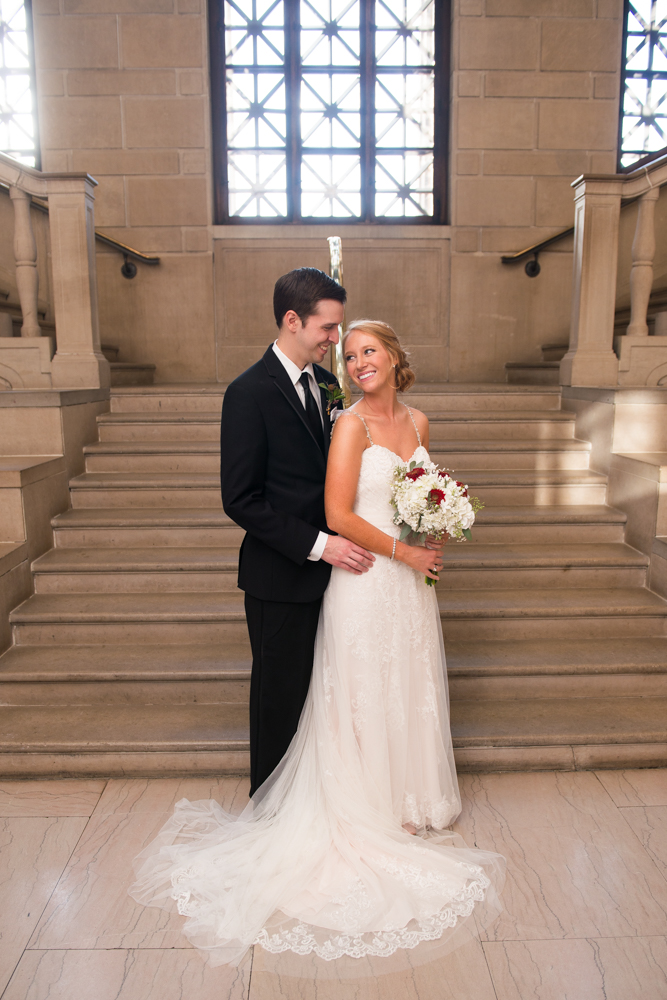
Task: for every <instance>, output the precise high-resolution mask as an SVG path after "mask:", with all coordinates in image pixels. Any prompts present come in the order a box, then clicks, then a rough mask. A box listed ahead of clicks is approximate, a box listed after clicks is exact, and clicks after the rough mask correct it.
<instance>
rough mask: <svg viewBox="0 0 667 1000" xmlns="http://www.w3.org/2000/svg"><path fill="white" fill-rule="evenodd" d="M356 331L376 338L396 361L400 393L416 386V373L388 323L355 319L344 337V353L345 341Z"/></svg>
mask: <svg viewBox="0 0 667 1000" xmlns="http://www.w3.org/2000/svg"><path fill="white" fill-rule="evenodd" d="M355 330H363V331H364V333H370V334H371V335H372V336H373V337H376V338H377V339H378V340H379V341H380V343H381V344H382V346H383V347H384V349H385V351H386V352H387V354H389V356H390V357H391V358H395V359H396V388H397V389H398V391H399V392H405V391H406V390H407V389H409V388H410V386H411V385H414V382H415V373H414V372H413V370H412V368H410V362H409V361H408V355H407V354H406V352H405V351H404V350H403V348H402V347H401V344H400V341H399V339H398V337H397V336H396V333H395V331H394V330H392V328H391V327H390V326H389V324H388V323H383V322H382V320H380V319H355V320H354V321H353V322H352V323H350V325H349V326H348V328H347V330H346V331H345V336H344V337H343V351H345V341H346V340H347V338H348V337H349V336H350V334H351V333H353V332H354V331H355Z"/></svg>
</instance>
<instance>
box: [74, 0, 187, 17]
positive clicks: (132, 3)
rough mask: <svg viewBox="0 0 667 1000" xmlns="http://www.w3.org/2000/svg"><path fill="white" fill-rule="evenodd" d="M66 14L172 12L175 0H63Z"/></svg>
mask: <svg viewBox="0 0 667 1000" xmlns="http://www.w3.org/2000/svg"><path fill="white" fill-rule="evenodd" d="M63 4H64V10H65V13H66V14H172V13H173V11H174V0H63Z"/></svg>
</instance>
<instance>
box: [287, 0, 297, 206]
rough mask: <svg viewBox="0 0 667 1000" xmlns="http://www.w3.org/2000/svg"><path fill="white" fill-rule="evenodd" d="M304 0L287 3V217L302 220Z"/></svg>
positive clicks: (291, 0)
mask: <svg viewBox="0 0 667 1000" xmlns="http://www.w3.org/2000/svg"><path fill="white" fill-rule="evenodd" d="M299 3H300V0H285V84H286V90H287V151H286V152H287V215H288V219H289V220H290V221H292V222H295V221H298V220H300V219H301V135H300V131H301V130H300V95H301V60H300V41H299Z"/></svg>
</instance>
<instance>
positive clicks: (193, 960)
mask: <svg viewBox="0 0 667 1000" xmlns="http://www.w3.org/2000/svg"><path fill="white" fill-rule="evenodd" d="M249 972H250V963H249V961H247V962H246V963H245V965H244V967H242V968H240V969H230V968H229V967H228V966H221V967H219V968H216V969H214V968H211V966H210V965H208V964H207V963H206V962H205V961H204V960H203V959H202V958H201V957H200V956H199V955H198V954H197V952H195V951H192V950H184V949H180V948H172V949H169V950H165V951H162V950H158V949H152V950H149V951H125V950H118V951H27V952H25V954H24V955H23V957H22V959H21V961H20V962H19V965H18V967H17V969H16V972H15V973H14V975H13V976H12V979H11V982H10V984H9V986H8V988H7V991H6V992H5V994H4V998H3V1000H247V996H248V982H249ZM92 984H94V987H93V985H92Z"/></svg>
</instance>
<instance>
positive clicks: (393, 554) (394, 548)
mask: <svg viewBox="0 0 667 1000" xmlns="http://www.w3.org/2000/svg"><path fill="white" fill-rule="evenodd" d="M395 555H396V539H394V544H393V545H392V549H391V558H390V560H389V561H390V562H391V561H392V560H393V558H394V556H395Z"/></svg>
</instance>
